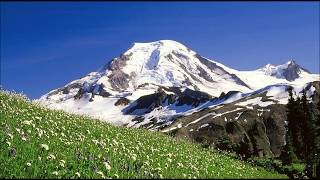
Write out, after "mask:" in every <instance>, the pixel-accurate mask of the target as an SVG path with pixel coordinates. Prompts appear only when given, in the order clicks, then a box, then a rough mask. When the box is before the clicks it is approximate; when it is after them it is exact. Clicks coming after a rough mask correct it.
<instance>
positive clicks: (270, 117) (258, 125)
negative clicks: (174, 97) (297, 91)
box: [169, 105, 286, 156]
mask: <svg viewBox="0 0 320 180" xmlns="http://www.w3.org/2000/svg"><path fill="white" fill-rule="evenodd" d="M230 108H231V109H233V107H230V106H229V107H223V108H221V109H219V110H210V109H208V110H204V111H201V112H198V113H195V114H192V115H190V116H186V117H181V118H178V119H177V120H176V121H175V123H174V124H173V125H172V126H175V125H177V124H179V123H183V124H188V123H190V122H192V121H194V120H196V119H198V118H201V117H203V116H206V115H208V114H210V113H213V114H215V115H217V114H219V112H221V113H223V112H224V111H228V110H230ZM269 110H270V112H266V111H267V110H266V109H260V108H259V109H253V110H251V109H240V110H237V111H234V112H231V113H228V114H225V115H223V116H218V117H215V115H209V116H207V117H205V118H203V119H202V120H201V121H200V122H199V123H194V124H190V125H188V126H187V127H182V128H180V129H176V130H174V133H173V132H170V131H169V134H172V135H173V136H175V137H177V138H186V139H190V140H192V141H195V142H197V143H201V144H204V145H216V144H219V140H220V139H221V138H223V137H226V138H227V139H229V140H230V144H231V145H232V146H233V150H235V151H236V152H238V153H239V154H244V155H246V156H250V155H257V156H279V155H280V149H281V147H282V146H283V145H284V130H285V129H284V120H285V118H286V117H285V107H284V106H283V105H275V107H270V109H269ZM260 111H261V112H264V113H262V114H263V115H262V114H260V113H259V112H260ZM259 115H262V116H259ZM282 115H284V116H282ZM234 117H238V119H236V120H235V118H234ZM172 126H171V127H172Z"/></svg>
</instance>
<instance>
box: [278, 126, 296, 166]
mask: <svg viewBox="0 0 320 180" xmlns="http://www.w3.org/2000/svg"><path fill="white" fill-rule="evenodd" d="M280 159H281V161H282V164H283V165H289V164H291V163H293V162H295V161H297V156H296V154H295V152H294V149H293V146H292V137H291V132H290V131H289V129H288V130H287V133H286V145H285V146H284V147H283V149H282V150H281V154H280Z"/></svg>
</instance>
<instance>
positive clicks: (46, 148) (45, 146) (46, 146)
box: [40, 144, 49, 151]
mask: <svg viewBox="0 0 320 180" xmlns="http://www.w3.org/2000/svg"><path fill="white" fill-rule="evenodd" d="M40 147H41V148H43V149H45V150H46V151H48V150H49V146H48V145H46V144H41V145H40Z"/></svg>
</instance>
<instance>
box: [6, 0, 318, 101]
mask: <svg viewBox="0 0 320 180" xmlns="http://www.w3.org/2000/svg"><path fill="white" fill-rule="evenodd" d="M160 39H172V40H176V41H179V42H181V43H183V44H185V45H187V46H188V47H190V48H191V49H193V50H195V51H197V52H198V53H199V54H201V55H203V56H205V57H208V58H211V59H215V60H217V61H219V62H221V63H223V64H225V65H227V66H229V67H232V68H235V69H239V70H253V69H257V68H259V67H261V66H263V65H265V64H267V63H272V64H281V63H284V62H286V61H287V60H289V59H295V60H296V62H298V63H299V64H300V65H302V66H303V67H305V68H307V69H309V70H310V71H311V72H313V73H319V2H305V3H304V2H263V3H261V2H198V3H196V2H174V3H173V2H130V3H129V2H118V3H115V2H94V3H92V2H91V3H90V2H41V3H40V2H38V3H35V2H12V3H10V2H1V84H2V85H3V86H4V88H6V89H10V90H11V89H13V90H15V91H18V92H21V91H23V92H24V93H25V94H27V95H28V96H29V97H30V98H38V97H40V96H41V95H42V94H44V93H46V92H48V91H49V90H52V89H55V88H58V87H61V86H63V85H65V84H66V83H68V82H70V81H71V80H74V79H77V78H80V77H82V76H84V75H86V74H87V73H89V72H91V71H95V70H97V69H98V68H99V67H101V66H103V65H104V64H105V63H107V62H108V61H109V60H110V59H112V58H113V57H116V56H118V55H119V54H120V53H122V52H124V51H125V50H126V49H128V48H129V47H130V46H131V44H132V43H133V42H148V41H156V40H160Z"/></svg>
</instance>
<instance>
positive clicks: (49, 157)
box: [47, 154, 56, 160]
mask: <svg viewBox="0 0 320 180" xmlns="http://www.w3.org/2000/svg"><path fill="white" fill-rule="evenodd" d="M47 159H50V160H51V159H52V160H55V159H56V157H55V156H54V155H53V154H50V155H49V156H48V157H47Z"/></svg>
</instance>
